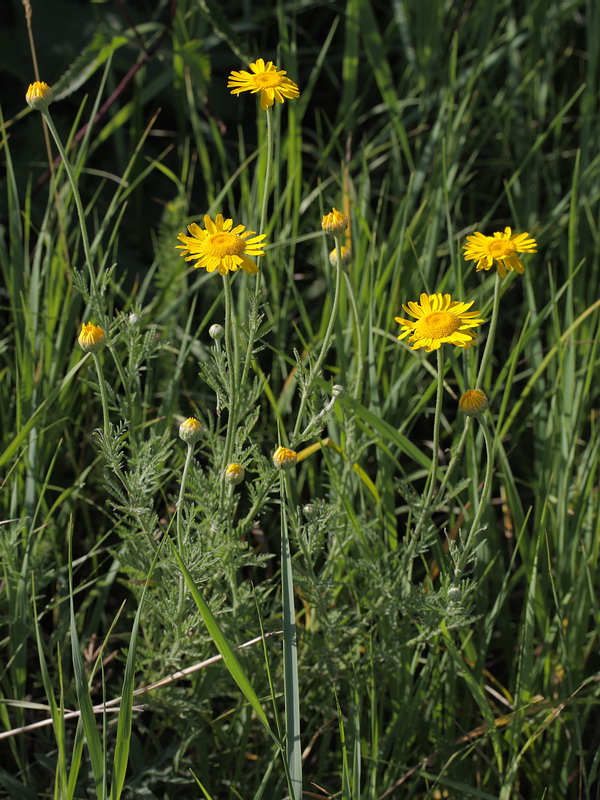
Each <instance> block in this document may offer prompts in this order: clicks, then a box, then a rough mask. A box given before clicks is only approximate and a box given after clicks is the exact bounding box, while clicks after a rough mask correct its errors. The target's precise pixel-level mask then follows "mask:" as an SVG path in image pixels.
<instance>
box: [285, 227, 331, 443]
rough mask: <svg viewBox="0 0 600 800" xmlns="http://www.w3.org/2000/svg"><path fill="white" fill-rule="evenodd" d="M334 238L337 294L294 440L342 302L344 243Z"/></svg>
mask: <svg viewBox="0 0 600 800" xmlns="http://www.w3.org/2000/svg"><path fill="white" fill-rule="evenodd" d="M334 238H335V250H336V266H335V294H334V295H333V306H332V308H331V314H330V316H329V322H328V324H327V330H326V331H325V336H324V337H323V344H322V345H321V352H320V353H319V357H318V358H317V360H316V361H315V363H314V365H313V367H312V368H311V370H310V374H309V377H308V380H307V381H306V385H305V388H304V391H303V392H302V398H301V400H300V408H299V409H298V416H297V418H296V425H295V427H294V433H293V435H292V440H295V439H296V438H297V436H298V433H299V432H300V426H301V424H302V417H303V415H304V410H305V408H306V402H307V400H308V395H309V394H310V392H311V391H312V387H313V384H314V382H315V380H316V378H317V377H318V375H319V373H320V371H321V367H322V366H323V362H324V361H325V356H326V355H327V351H328V350H329V345H330V344H331V336H332V333H333V326H334V325H335V319H336V317H337V311H338V306H339V303H340V294H341V291H340V290H341V287H342V273H343V269H342V243H341V242H342V240H341V237H340V236H339V235H338V234H336V235H335V237H334Z"/></svg>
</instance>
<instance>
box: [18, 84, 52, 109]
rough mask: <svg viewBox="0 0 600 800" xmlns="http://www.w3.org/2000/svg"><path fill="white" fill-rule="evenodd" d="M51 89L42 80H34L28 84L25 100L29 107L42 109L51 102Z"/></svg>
mask: <svg viewBox="0 0 600 800" xmlns="http://www.w3.org/2000/svg"><path fill="white" fill-rule="evenodd" d="M52 99H53V94H52V89H51V88H50V87H49V86H48V84H47V83H44V81H34V82H33V83H30V84H29V88H28V89H27V94H26V95H25V100H26V101H27V105H28V106H29V107H30V108H35V109H36V110H37V111H44V110H45V109H46V108H48V106H49V105H50V103H51V102H52Z"/></svg>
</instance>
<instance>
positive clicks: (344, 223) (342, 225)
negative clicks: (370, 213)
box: [321, 208, 348, 233]
mask: <svg viewBox="0 0 600 800" xmlns="http://www.w3.org/2000/svg"><path fill="white" fill-rule="evenodd" d="M321 227H322V228H323V230H324V231H325V232H326V233H343V232H344V231H345V230H346V228H347V227H348V217H347V216H346V215H345V214H342V212H341V211H338V210H337V209H336V208H334V209H333V211H332V212H331V213H329V214H325V216H324V217H323V219H322V221H321Z"/></svg>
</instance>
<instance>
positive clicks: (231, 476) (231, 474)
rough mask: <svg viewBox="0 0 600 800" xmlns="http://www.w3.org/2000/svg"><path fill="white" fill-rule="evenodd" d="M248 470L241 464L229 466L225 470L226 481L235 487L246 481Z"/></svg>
mask: <svg viewBox="0 0 600 800" xmlns="http://www.w3.org/2000/svg"><path fill="white" fill-rule="evenodd" d="M245 474H246V470H245V469H244V468H243V467H242V465H241V464H228V465H227V467H226V468H225V480H226V481H227V483H232V484H233V485H234V486H235V485H236V484H238V483H241V482H242V481H243V480H244V476H245Z"/></svg>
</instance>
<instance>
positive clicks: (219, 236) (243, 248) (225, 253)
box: [176, 214, 266, 275]
mask: <svg viewBox="0 0 600 800" xmlns="http://www.w3.org/2000/svg"><path fill="white" fill-rule="evenodd" d="M232 226H233V220H231V219H223V215H222V214H217V216H216V217H215V221H214V222H213V221H212V219H211V218H210V217H209V216H208V214H206V216H205V217H204V227H205V228H206V230H202V228H201V227H200V226H199V225H196V223H195V222H194V223H192V224H191V225H188V231H189V233H190V235H189V236H186V235H185V233H180V234H179V235H178V236H177V238H178V239H179V241H180V242H183V244H178V245H176V248H177V249H178V250H183V252H182V253H181V255H182V256H185V260H186V261H195V262H196V263H195V264H194V267H196V268H198V267H202V268H204V269H205V270H206V271H207V272H214V271H215V270H217V271H218V272H219V274H220V275H226V274H227V273H228V272H235V271H236V270H237V268H238V267H241V268H242V269H243V270H244V272H248V273H251V274H254V273H256V272H258V267H257V266H256V264H255V263H254V261H252V260H251V259H249V258H248V256H249V255H250V256H262V255H264V253H265V251H264V250H261V247H263V245H262V244H260V242H262V240H263V239H265V238H266V233H261V234H259V235H258V236H256V235H255V232H254V231H247V230H245V229H244V226H243V225H236V227H235V228H233V229H232ZM249 236H252V237H253V238H252V239H249V238H248V237H249ZM188 254H189V255H188Z"/></svg>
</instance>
